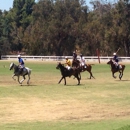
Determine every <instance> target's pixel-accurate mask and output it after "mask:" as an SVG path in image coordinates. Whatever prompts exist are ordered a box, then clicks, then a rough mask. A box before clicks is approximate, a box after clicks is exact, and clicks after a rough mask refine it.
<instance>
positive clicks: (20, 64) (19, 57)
mask: <svg viewBox="0 0 130 130" xmlns="http://www.w3.org/2000/svg"><path fill="white" fill-rule="evenodd" d="M18 62H19V65H18V67H19V74H21V73H22V71H23V68H24V61H23V59H22V58H21V55H18Z"/></svg>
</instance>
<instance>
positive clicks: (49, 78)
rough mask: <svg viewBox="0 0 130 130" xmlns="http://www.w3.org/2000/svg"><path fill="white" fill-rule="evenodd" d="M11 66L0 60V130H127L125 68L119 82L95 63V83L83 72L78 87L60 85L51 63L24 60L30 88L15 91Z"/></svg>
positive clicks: (129, 71) (129, 97) (129, 67)
mask: <svg viewBox="0 0 130 130" xmlns="http://www.w3.org/2000/svg"><path fill="white" fill-rule="evenodd" d="M10 63H11V61H0V130H130V64H126V69H125V71H124V75H123V78H122V80H121V81H120V80H119V79H118V77H117V79H114V78H113V77H112V75H111V71H110V67H109V66H108V65H107V64H95V65H93V68H92V72H93V75H94V76H95V78H96V79H91V80H90V79H88V77H89V74H88V72H83V73H82V80H81V85H79V86H78V85H76V84H77V80H76V79H73V77H71V78H67V85H66V86H65V85H64V82H61V84H57V83H58V81H59V79H60V78H61V74H60V71H59V70H56V65H57V63H56V62H29V61H26V66H27V67H29V68H31V69H32V74H31V80H30V86H27V85H26V81H27V80H25V81H24V82H23V86H20V85H19V84H18V82H17V81H14V80H13V79H12V78H11V76H12V74H13V71H10V70H9V65H10ZM15 63H17V62H15ZM116 76H118V73H116Z"/></svg>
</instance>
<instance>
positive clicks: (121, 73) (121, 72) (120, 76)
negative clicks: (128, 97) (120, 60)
mask: <svg viewBox="0 0 130 130" xmlns="http://www.w3.org/2000/svg"><path fill="white" fill-rule="evenodd" d="M119 73H120V74H119V79H120V80H121V78H122V76H123V71H120V70H119Z"/></svg>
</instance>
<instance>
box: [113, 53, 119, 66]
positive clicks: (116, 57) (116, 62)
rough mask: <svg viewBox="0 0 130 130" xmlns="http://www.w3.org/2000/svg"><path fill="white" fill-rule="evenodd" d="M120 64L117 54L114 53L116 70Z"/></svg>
mask: <svg viewBox="0 0 130 130" xmlns="http://www.w3.org/2000/svg"><path fill="white" fill-rule="evenodd" d="M118 62H119V59H118V56H117V55H116V53H113V63H114V64H115V67H116V68H118V67H119V64H118Z"/></svg>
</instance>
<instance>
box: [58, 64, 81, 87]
mask: <svg viewBox="0 0 130 130" xmlns="http://www.w3.org/2000/svg"><path fill="white" fill-rule="evenodd" d="M56 69H60V71H61V75H62V77H61V79H60V80H59V82H58V83H60V82H61V81H62V79H64V85H66V77H71V76H72V75H73V76H75V77H76V78H77V80H78V85H79V84H80V77H79V75H80V70H79V69H78V68H71V69H70V70H68V69H67V68H66V67H64V65H62V64H61V63H58V65H57V67H56Z"/></svg>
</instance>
